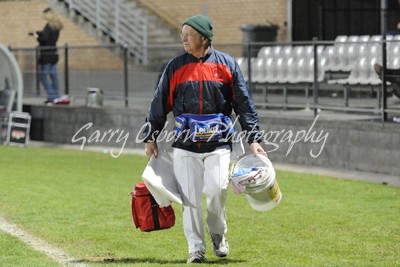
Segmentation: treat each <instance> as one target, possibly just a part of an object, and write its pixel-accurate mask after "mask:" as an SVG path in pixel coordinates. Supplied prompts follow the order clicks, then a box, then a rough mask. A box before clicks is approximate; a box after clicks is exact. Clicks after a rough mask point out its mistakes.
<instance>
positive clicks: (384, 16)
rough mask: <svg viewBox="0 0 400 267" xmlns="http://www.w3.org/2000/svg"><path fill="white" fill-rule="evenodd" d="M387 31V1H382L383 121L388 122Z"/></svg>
mask: <svg viewBox="0 0 400 267" xmlns="http://www.w3.org/2000/svg"><path fill="white" fill-rule="evenodd" d="M386 31H387V0H381V33H382V73H381V75H382V121H387V119H388V118H387V112H386V109H387V91H386V89H387V88H386V77H385V72H386Z"/></svg>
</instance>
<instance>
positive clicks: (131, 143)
mask: <svg viewBox="0 0 400 267" xmlns="http://www.w3.org/2000/svg"><path fill="white" fill-rule="evenodd" d="M25 111H27V112H29V113H30V114H31V115H32V119H33V120H32V127H31V138H32V139H34V140H44V141H48V142H54V143H62V144H71V143H75V144H77V145H78V144H79V145H81V144H82V142H83V141H85V142H86V143H85V146H90V145H102V146H112V147H117V148H121V147H123V146H124V147H125V148H143V147H144V145H143V144H141V143H139V144H138V143H136V136H137V135H138V133H139V130H140V128H141V127H142V125H143V123H144V118H145V114H146V112H147V109H137V110H136V109H116V108H112V109H111V108H109V109H108V108H87V107H62V106H58V107H49V106H25ZM170 119H171V118H170ZM260 122H261V129H263V130H264V131H265V133H266V136H267V137H265V141H266V143H265V144H264V147H265V148H266V149H267V150H270V151H271V152H270V153H269V156H270V158H271V160H272V161H274V162H282V163H294V164H302V165H306V166H321V167H330V168H339V169H348V170H359V171H369V172H377V173H382V174H390V175H396V176H397V175H398V176H400V164H399V159H400V149H399V141H400V126H399V125H398V124H391V123H385V124H382V123H379V122H369V121H334V120H324V119H322V118H319V117H318V118H317V119H316V120H314V118H283V117H268V118H266V117H263V118H261V120H260ZM88 123H93V124H92V125H91V124H88ZM85 125H86V127H84V126H85ZM171 125H172V124H169V126H170V127H167V129H169V130H170V129H171ZM106 131H110V132H109V133H108V134H107V136H106V137H105V138H103V135H104V133H105V132H106ZM111 132H114V136H113V137H112V138H110V136H111ZM140 136H141V135H139V137H140ZM84 138H86V139H84ZM101 139H103V140H102V141H101ZM73 140H75V142H73ZM295 140H297V142H296V141H295ZM124 143H125V144H124ZM273 150H274V151H273ZM115 151H116V152H115V153H117V152H118V149H115Z"/></svg>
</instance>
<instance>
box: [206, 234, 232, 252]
mask: <svg viewBox="0 0 400 267" xmlns="http://www.w3.org/2000/svg"><path fill="white" fill-rule="evenodd" d="M210 236H211V240H212V243H213V252H214V254H215V256H217V257H226V256H228V254H229V244H228V241H227V240H226V239H225V235H219V234H213V233H210Z"/></svg>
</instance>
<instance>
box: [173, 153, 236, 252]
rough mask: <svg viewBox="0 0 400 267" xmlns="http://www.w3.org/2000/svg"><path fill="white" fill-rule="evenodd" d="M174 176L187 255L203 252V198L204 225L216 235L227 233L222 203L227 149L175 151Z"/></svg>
mask: <svg viewBox="0 0 400 267" xmlns="http://www.w3.org/2000/svg"><path fill="white" fill-rule="evenodd" d="M173 162H174V173H175V176H176V179H177V181H178V187H179V190H180V194H181V197H182V202H183V205H182V206H183V230H184V233H185V236H186V240H187V242H188V247H189V253H192V252H195V251H203V252H205V251H206V244H205V240H204V220H203V210H202V199H203V193H204V194H205V196H206V204H207V209H206V226H207V230H208V231H209V232H211V233H215V234H220V235H222V234H224V233H226V230H227V226H226V214H225V204H226V197H227V188H228V182H229V162H230V147H229V146H223V147H221V148H217V149H216V150H215V151H213V152H209V153H194V152H190V151H186V150H183V149H178V148H174V153H173Z"/></svg>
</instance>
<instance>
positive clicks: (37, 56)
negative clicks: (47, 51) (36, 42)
mask: <svg viewBox="0 0 400 267" xmlns="http://www.w3.org/2000/svg"><path fill="white" fill-rule="evenodd" d="M39 53H40V47H36V49H35V58H36V95H37V96H40V66H39Z"/></svg>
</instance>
